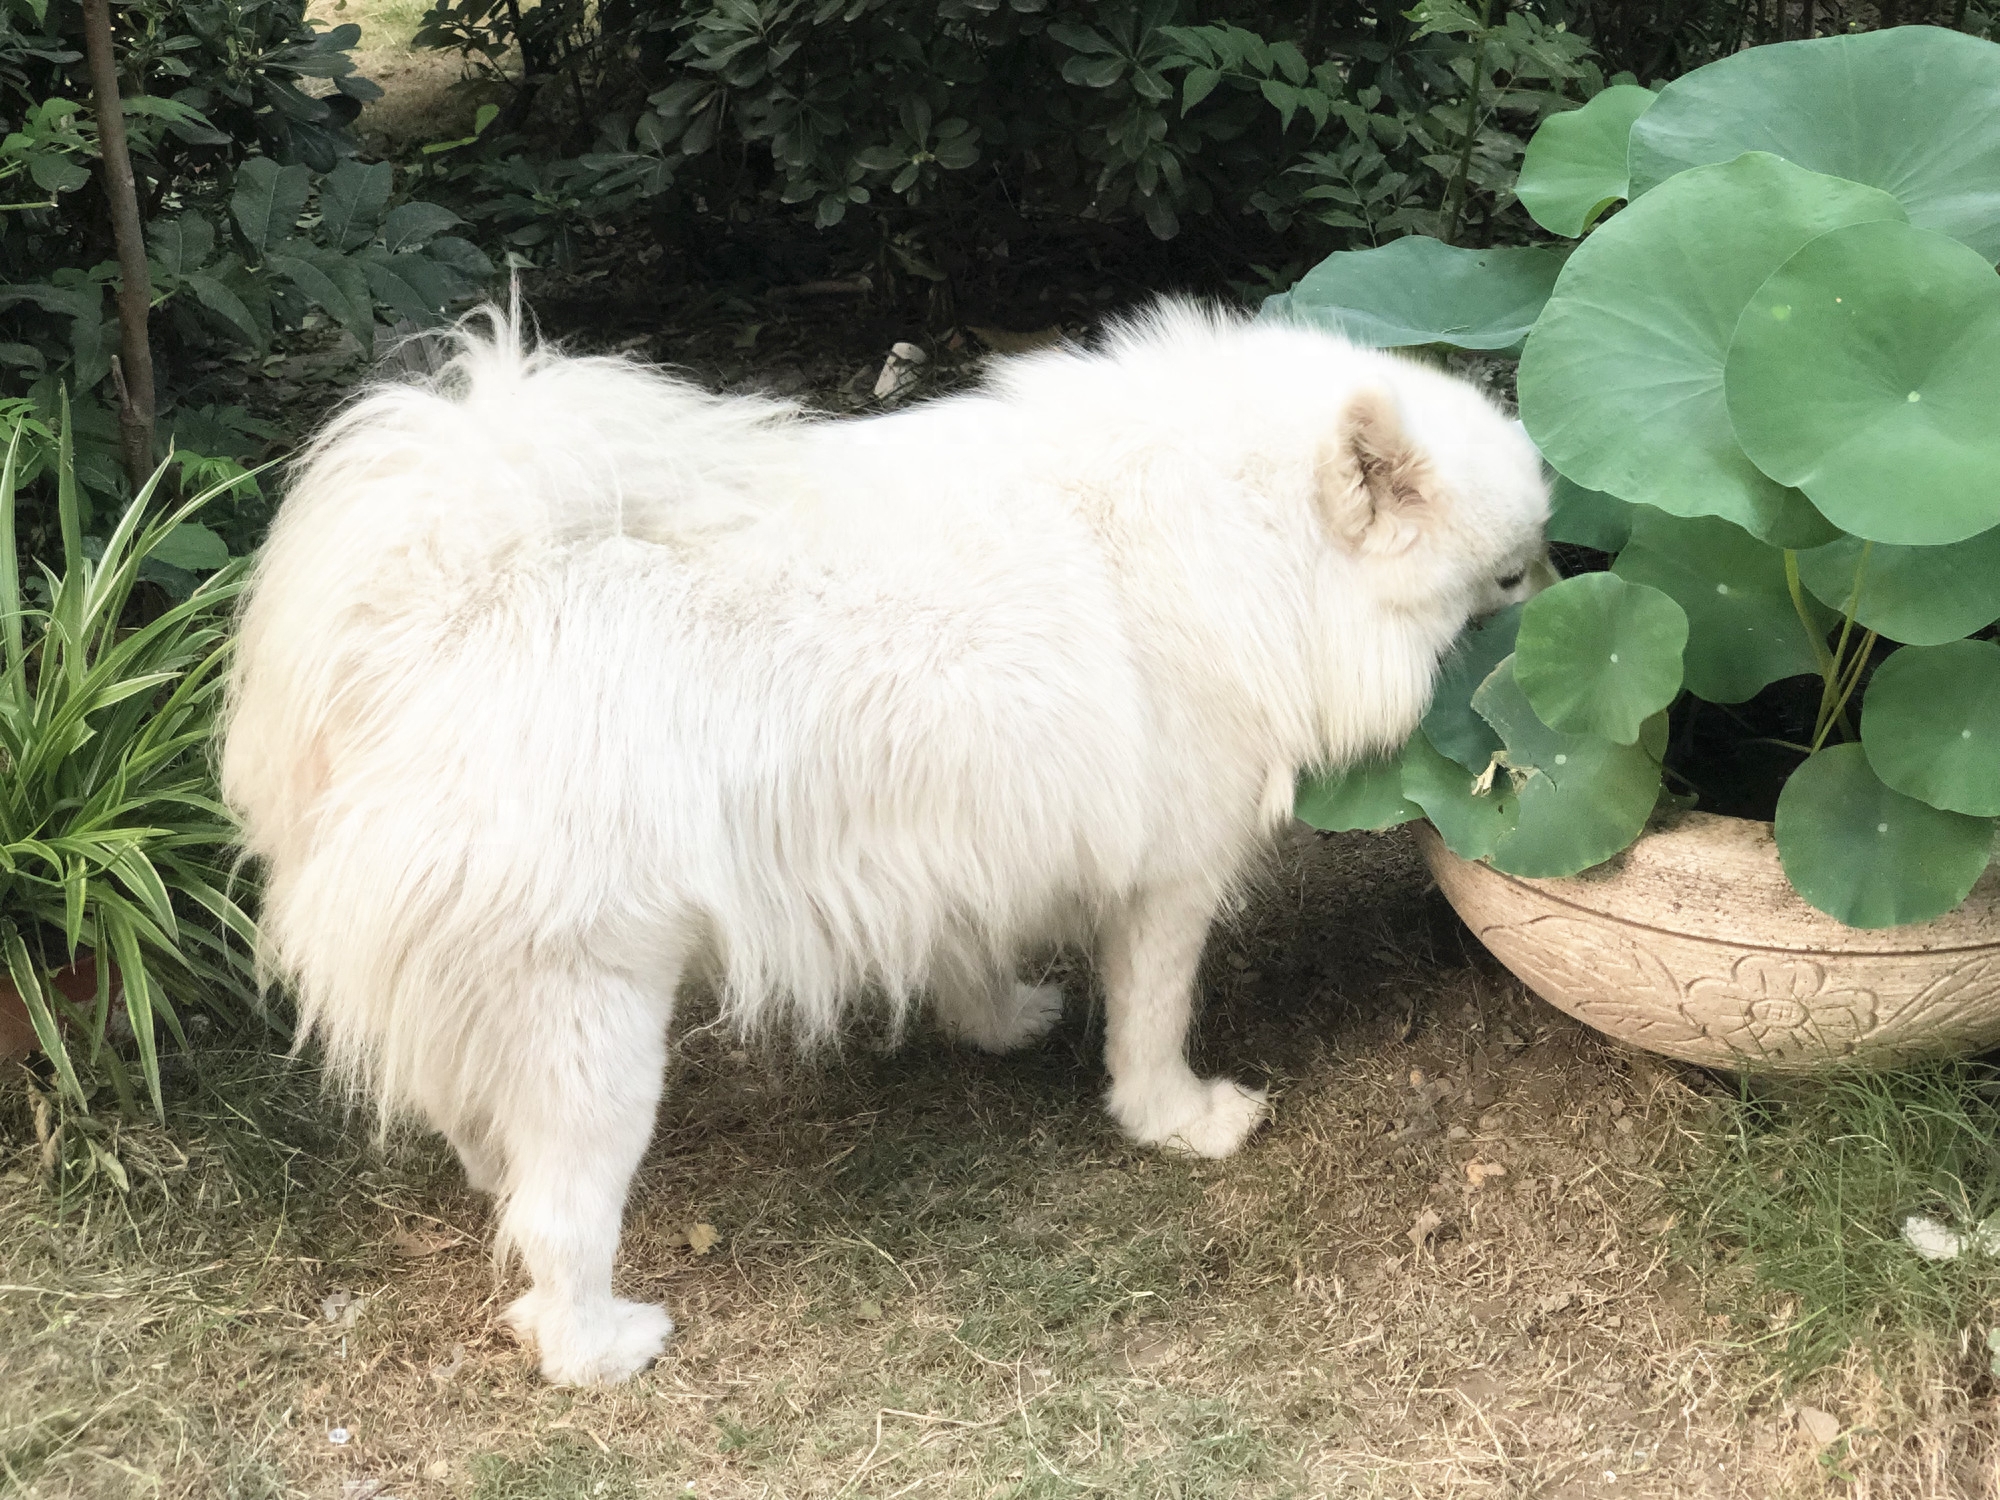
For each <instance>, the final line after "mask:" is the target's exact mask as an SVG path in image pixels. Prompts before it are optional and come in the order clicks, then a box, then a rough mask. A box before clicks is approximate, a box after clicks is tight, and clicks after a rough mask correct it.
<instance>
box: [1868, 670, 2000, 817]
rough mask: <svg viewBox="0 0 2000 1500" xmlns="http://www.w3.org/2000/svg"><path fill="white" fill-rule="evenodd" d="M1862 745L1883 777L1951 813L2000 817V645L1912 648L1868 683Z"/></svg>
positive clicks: (1901, 788) (1903, 789)
mask: <svg viewBox="0 0 2000 1500" xmlns="http://www.w3.org/2000/svg"><path fill="white" fill-rule="evenodd" d="M1861 743H1862V745H1863V746H1865V747H1866V748H1867V751H1868V764H1869V765H1870V766H1871V767H1872V768H1873V769H1874V772H1875V774H1876V775H1877V776H1879V777H1881V778H1882V780H1883V782H1884V783H1885V784H1886V785H1888V786H1889V787H1891V788H1893V789H1894V790H1896V791H1898V792H1901V793H1902V794H1903V795H1904V796H1905V797H1915V798H1916V799H1917V800H1918V801H1919V802H1928V803H1929V804H1930V805H1931V806H1932V807H1938V808H1943V809H1944V810H1945V811H1946V812H1957V813H1968V814H1971V815H1972V816H1974V817H1982V818H1990V817H1994V816H2000V646H1996V645H1994V644H1993V642H1991V641H1951V642H1948V643H1947V644H1945V645H1942V646H1905V647H1904V648H1903V649H1902V650H1901V651H1898V652H1896V653H1895V654H1894V655H1893V656H1891V657H1890V658H1889V659H1888V660H1887V661H1885V662H1883V663H1882V665H1881V666H1879V667H1877V668H1876V669H1875V675H1874V676H1873V677H1872V678H1870V679H1869V682H1868V697H1867V700H1866V702H1864V703H1863V704H1862V707H1861Z"/></svg>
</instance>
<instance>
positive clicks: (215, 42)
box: [0, 0, 491, 555]
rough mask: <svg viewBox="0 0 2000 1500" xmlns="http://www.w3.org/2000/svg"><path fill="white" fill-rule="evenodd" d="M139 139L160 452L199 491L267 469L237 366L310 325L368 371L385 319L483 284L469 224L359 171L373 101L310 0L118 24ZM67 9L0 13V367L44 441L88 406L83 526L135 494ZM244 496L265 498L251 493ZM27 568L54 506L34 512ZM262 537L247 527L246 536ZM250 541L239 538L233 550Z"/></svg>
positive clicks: (104, 219)
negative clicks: (122, 431)
mask: <svg viewBox="0 0 2000 1500" xmlns="http://www.w3.org/2000/svg"><path fill="white" fill-rule="evenodd" d="M114 17H115V21H114V24H115V26H116V28H117V32H116V37H115V42H116V47H117V52H118V56H119V61H120V66H121V78H122V82H123V86H124V88H125V91H126V93H127V95H128V97H127V99H126V102H125V110H126V125H127V130H128V133H129V135H130V138H131V152H132V157H133V167H134V174H135V177H136V179H137V186H138V192H139V200H140V208H141V213H142V216H143V218H144V221H145V232H146V240H147V250H148V254H149V258H150V261H151V267H152V281H153V286H152V298H153V317H152V323H153V330H152V345H153V351H154V359H155V361H156V363H157V364H158V365H159V366H160V371H161V373H160V378H159V380H158V386H159V389H160V392H161V404H162V410H161V411H160V413H159V419H160V420H159V425H158V430H157V438H158V451H159V456H161V457H164V456H165V454H166V452H167V450H168V447H169V445H172V446H173V447H174V448H175V450H176V451H177V453H178V455H179V462H178V463H177V465H176V471H177V477H182V478H186V479H188V480H189V482H191V483H193V484H194V486H195V487H196V488H199V487H200V486H201V485H202V484H203V483H205V482H207V481H209V480H212V479H214V478H216V477H218V476H219V475H222V474H224V471H225V470H226V468H227V467H228V466H231V465H233V466H234V467H235V469H236V472H237V473H238V474H240V473H241V461H242V460H245V459H248V458H250V457H252V456H253V455H256V454H258V453H259V452H261V451H262V450H263V449H264V448H265V447H266V446H267V445H268V444H269V442H270V440H271V438H272V436H274V433H273V431H272V429H270V428H268V427H267V426H263V425H260V424H258V423H257V422H255V421H254V420H252V419H250V418H248V417H246V416H244V415H243V413H242V412H241V410H240V408H236V407H235V406H234V405H233V403H232V402H231V401H230V399H229V396H230V395H231V394H232V393H231V392H230V391H229V390H228V389H226V388H224V387H221V386H220V385H218V383H217V382H216V381H214V380H212V379H209V378H207V377H208V375H209V373H210V371H211V370H212V368H213V366H214V365H215V363H216V361H217V359H218V358H219V357H221V356H226V355H227V354H228V353H229V352H230V351H232V350H248V351H255V352H257V353H263V352H265V351H268V350H269V349H270V348H271V347H272V345H273V341H274V340H281V339H283V338H285V337H286V336H287V335H291V334H296V333H297V332H299V331H300V330H302V329H308V328H312V327H315V326H323V327H328V328H338V329H344V330H345V331H346V332H347V333H349V334H351V335H352V336H353V337H354V339H355V340H356V341H357V343H358V344H359V346H360V352H361V353H363V354H365V353H366V352H368V350H369V349H370V348H371V346H372V344H373V341H374V331H375V327H376V323H377V320H378V318H385V319H388V320H392V321H393V320H396V319H408V320H411V321H413V322H417V323H423V322H427V321H430V320H432V319H434V318H436V317H437V316H438V315H439V314H440V313H441V312H442V311H443V310H444V309H445V308H447V307H449V306H450V305H451V304H453V303H454V302H456V301H458V300H460V299H462V298H464V297H466V296H468V295H470V294H472V293H474V292H476V291H478V290H480V289H482V288H483V287H484V285H485V283H486V281H487V279H488V277H489V276H490V274H491V267H490V265H489V264H488V262H487V260H486V258H485V257H484V256H483V255H482V254H481V253H480V252H479V251H478V250H476V249H475V248H474V247H473V246H472V245H471V243H470V242H468V241H466V240H464V239H461V238H457V237H455V236H452V235H450V234H447V233H446V232H445V231H447V230H448V229H449V228H451V226H452V225H453V224H454V223H455V222H456V219H457V216H456V215H454V214H452V213H450V212H448V211H446V210H444V209H442V208H438V207H436V206H435V205H432V204H427V203H421V202H403V203H398V202H397V201H396V197H397V194H396V192H395V188H396V183H395V180H394V170H393V168H391V167H390V166H389V165H387V164H382V163H378V164H375V165H372V166H365V165H363V164H361V163H360V162H359V161H357V160H356V159H355V157H354V150H355V147H354V142H353V139H352V137H351V135H350V134H349V130H348V127H349V125H350V124H351V123H352V122H353V120H354V117H355V115H356V113H357V112H358V111H359V110H360V107H361V104H362V102H363V101H364V100H367V99H371V98H374V97H377V96H378V95H379V93H380V91H379V90H378V89H377V88H376V87H375V85H374V84H372V83H370V82H368V81H367V80H366V79H363V78H360V77H358V76H356V75H355V73H354V71H353V63H352V60H351V59H350V58H349V56H348V51H349V49H351V48H352V47H353V46H354V45H355V43H356V42H357V41H358V40H359V36H360V32H359V28H358V27H354V26H342V27H338V28H336V29H335V30H333V31H324V32H323V31H320V30H318V29H316V28H315V27H314V26H313V25H312V24H310V23H309V22H308V21H306V19H305V0H263V3H258V4H243V3H240V0H140V3H136V4H133V5H130V6H126V7H124V8H122V9H119V10H117V11H116V12H115V13H114ZM82 50H83V49H82V42H81V20H80V18H79V15H78V7H76V6H74V5H51V4H49V3H47V0H0V202H4V204H5V211H4V212H0V371H4V372H5V380H6V382H7V383H6V387H5V394H6V395H7V396H9V397H13V398H17V400H23V401H25V402H26V406H25V407H21V406H16V407H14V408H13V411H14V412H15V414H16V415H20V414H22V413H23V412H25V413H29V414H32V415H33V416H34V417H35V418H36V419H37V420H38V421H39V422H40V423H41V424H42V425H43V426H44V427H48V426H50V425H51V424H52V423H53V421H54V419H55V414H56V409H57V407H58V405H59V403H60V398H61V393H62V392H63V391H65V390H67V392H68V393H69V398H70V401H71V402H72V405H73V409H74V416H75V421H74V427H75V437H76V459H75V462H76V474H77V477H78V479H79V481H80V483H81V491H80V495H79V504H80V506H81V507H82V510H81V513H82V516H83V521H84V525H85V528H86V531H90V530H93V529H95V523H96V521H97V519H98V518H99V517H107V518H108V517H109V516H110V515H111V514H113V513H114V509H115V507H117V506H119V505H120V504H122V502H123V500H124V499H125V498H126V497H127V492H128V485H127V482H126V480H125V478H124V476H123V475H122V472H121V466H120V464H119V462H118V454H117V441H116V429H115V423H114V422H113V420H112V418H111V415H110V406H109V401H110V396H109V387H110V384H111V381H110V377H111V374H112V357H113V355H114V354H115V352H116V350H117V347H118V333H117V323H116V319H115V314H114V310H113V305H112V304H113V297H112V295H111V292H112V290H113V286H114V283H115V280H116V275H117V272H116V264H115V261H114V259H113V248H112V243H111V229H110V216H109V213H108V211H107V207H106V204H105V200H104V197H103V192H102V188H101V185H100V181H99V174H98V172H97V171H96V156H97V127H96V121H95V119H94V117H93V114H92V110H91V108H90V97H91V96H90V90H89V86H88V81H87V79H86V77H85V75H84V71H83V62H82ZM246 483H253V482H250V481H246ZM21 506H22V515H21V521H20V524H21V529H22V534H23V540H24V543H25V544H26V546H27V548H28V553H29V555H42V553H43V549H45V548H46V547H47V546H48V544H49V542H50V541H51V540H52V538H53V536H54V534H55V530H56V525H55V503H54V498H53V492H52V491H51V490H50V489H49V487H48V486H47V485H46V484H45V483H40V482H37V483H34V484H32V485H30V487H29V488H27V489H26V490H24V492H23V494H22V496H21ZM247 530H248V524H247V523H246V526H245V528H244V531H245V532H246V533H247ZM243 539H244V538H243V537H239V538H235V539H234V540H237V541H238V542H239V544H240V542H241V541H242V540H243Z"/></svg>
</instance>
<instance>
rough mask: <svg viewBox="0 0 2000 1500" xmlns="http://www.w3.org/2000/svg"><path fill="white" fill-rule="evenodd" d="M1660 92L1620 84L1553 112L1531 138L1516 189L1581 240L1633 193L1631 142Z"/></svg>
mask: <svg viewBox="0 0 2000 1500" xmlns="http://www.w3.org/2000/svg"><path fill="white" fill-rule="evenodd" d="M1657 97H1658V96H1657V95H1655V94H1654V93H1653V91H1652V90H1651V89H1642V88H1640V87H1639V86H1638V85H1637V84H1632V83H1618V84H1613V85H1612V86H1611V87H1610V88H1608V89H1605V90H1603V91H1602V92H1601V93H1599V94H1597V95H1596V96H1595V97H1594V98H1593V99H1592V100H1591V101H1590V102H1589V103H1588V104H1586V105H1584V106H1583V108H1581V109H1572V110H1567V111H1565V112H1564V113H1562V114H1559V115H1550V116H1549V117H1548V118H1547V119H1546V120H1544V121H1542V124H1541V128H1540V129H1539V130H1537V131H1536V132H1535V134H1534V137H1533V139H1531V140H1530V141H1529V142H1528V150H1527V154H1526V155H1524V156H1523V157H1522V158H1521V177H1520V180H1519V181H1518V182H1516V183H1515V184H1514V192H1515V194H1516V195H1517V196H1518V197H1519V198H1520V200H1521V205H1522V207H1524V208H1526V209H1527V210H1528V212H1529V213H1530V214H1531V215H1532V216H1533V217H1534V220H1535V222H1536V223H1537V224H1539V225H1541V226H1542V228H1544V229H1546V230H1548V231H1549V232H1550V233H1551V234H1561V235H1567V236H1568V237H1569V238H1571V239H1577V238H1579V237H1581V236H1582V234H1583V232H1584V231H1585V230H1586V229H1588V228H1590V226H1591V225H1592V224H1593V223H1595V222H1596V221H1597V217H1598V215H1599V214H1600V213H1602V212H1603V211H1604V210H1605V209H1606V208H1608V207H1610V206H1611V205H1612V204H1613V203H1616V202H1617V201H1618V200H1619V199H1621V198H1625V197H1629V196H1630V187H1629V184H1628V182H1627V174H1626V170H1625V143H1626V139H1627V138H1628V137H1629V136H1630V135H1631V134H1632V122H1633V121H1634V120H1636V119H1638V118H1639V116H1641V115H1643V114H1644V113H1645V112H1646V111H1647V110H1648V109H1651V108H1652V106H1653V100H1654V99H1655V98H1657Z"/></svg>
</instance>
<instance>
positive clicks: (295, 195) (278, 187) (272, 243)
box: [229, 156, 312, 261]
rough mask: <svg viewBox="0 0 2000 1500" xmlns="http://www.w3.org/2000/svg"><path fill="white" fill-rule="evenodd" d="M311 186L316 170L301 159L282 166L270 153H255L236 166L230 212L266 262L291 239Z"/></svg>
mask: <svg viewBox="0 0 2000 1500" xmlns="http://www.w3.org/2000/svg"><path fill="white" fill-rule="evenodd" d="M311 188H312V173H311V172H309V171H307V170H306V168H305V167H304V165H302V164H301V163H299V162H293V163H292V164H291V165H290V166H285V167H281V166H279V165H278V164H277V163H276V162H274V161H272V160H271V158H270V157H268V156H253V157H251V158H250V159H249V160H248V161H246V162H244V163H243V165H242V166H240V167H238V168H237V169H236V191H235V192H233V193H231V194H230V195H229V213H230V216H231V217H232V218H234V219H235V220H236V227H237V228H238V229H239V230H241V231H242V232H243V243H244V244H245V245H247V246H248V247H249V250H250V254H251V256H252V257H253V258H254V259H256V260H258V261H262V260H263V258H264V257H265V256H266V255H268V254H270V252H271V251H272V250H274V249H276V248H277V247H278V246H279V245H281V244H283V243H284V242H285V241H286V240H288V239H290V238H291V236H292V230H293V228H294V227H296V226H297V224H298V222H299V215H300V214H302V213H304V212H305V209H306V194H307V193H308V192H309V191H310V190H311Z"/></svg>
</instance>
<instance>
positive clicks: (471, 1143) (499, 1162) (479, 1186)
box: [444, 1120, 507, 1193]
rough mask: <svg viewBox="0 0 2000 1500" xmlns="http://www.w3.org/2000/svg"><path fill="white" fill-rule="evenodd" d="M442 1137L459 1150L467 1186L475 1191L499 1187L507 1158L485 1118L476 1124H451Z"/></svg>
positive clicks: (494, 1191) (454, 1148)
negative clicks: (494, 1138) (495, 1140)
mask: <svg viewBox="0 0 2000 1500" xmlns="http://www.w3.org/2000/svg"><path fill="white" fill-rule="evenodd" d="M444 1138H445V1139H446V1140H447V1141H449V1142H450V1143H451V1149H452V1150H453V1151H456V1152H457V1153H458V1162H459V1165H460V1166H462V1167H464V1168H465V1185H466V1186H467V1187H469V1188H471V1189H472V1190H473V1191H474V1192H475V1193H497V1192H499V1191H500V1189H501V1187H502V1186H503V1185H504V1184H505V1182H506V1178H507V1159H506V1157H505V1156H503V1155H502V1154H501V1152H500V1148H499V1146H498V1145H497V1144H495V1142H494V1140H493V1135H492V1127H491V1125H490V1124H489V1123H488V1122H486V1121H483V1120H482V1121H480V1122H478V1123H477V1124H467V1125H456V1126H453V1127H451V1128H450V1129H447V1130H446V1131H445V1133H444Z"/></svg>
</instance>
